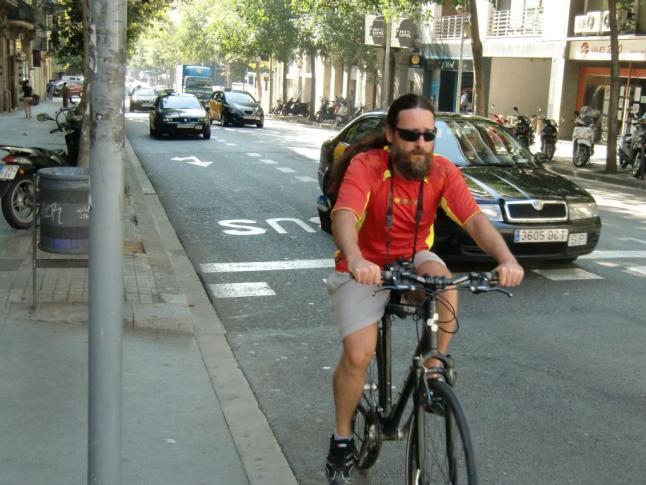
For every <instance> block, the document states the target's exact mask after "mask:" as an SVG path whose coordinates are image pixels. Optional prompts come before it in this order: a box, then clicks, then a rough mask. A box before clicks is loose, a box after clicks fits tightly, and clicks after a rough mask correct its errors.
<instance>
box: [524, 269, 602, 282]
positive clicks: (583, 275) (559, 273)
mask: <svg viewBox="0 0 646 485" xmlns="http://www.w3.org/2000/svg"><path fill="white" fill-rule="evenodd" d="M532 271H533V272H534V273H537V274H539V275H541V276H544V277H545V278H548V279H550V280H552V281H572V280H602V279H603V276H599V275H596V274H594V273H590V272H589V271H586V270H584V269H581V268H554V269H533V270H532Z"/></svg>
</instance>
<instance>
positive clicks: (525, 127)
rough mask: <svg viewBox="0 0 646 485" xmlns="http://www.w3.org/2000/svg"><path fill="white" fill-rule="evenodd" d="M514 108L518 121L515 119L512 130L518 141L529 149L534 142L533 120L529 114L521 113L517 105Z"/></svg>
mask: <svg viewBox="0 0 646 485" xmlns="http://www.w3.org/2000/svg"><path fill="white" fill-rule="evenodd" d="M513 109H514V113H516V121H514V125H513V127H512V132H513V133H514V136H515V137H516V138H517V139H518V141H520V142H521V143H522V144H523V145H525V148H528V149H529V147H530V145H532V144H533V143H534V136H533V134H534V131H533V129H532V122H531V120H530V119H529V117H528V116H525V115H521V114H520V112H519V111H518V108H517V107H516V106H514V108H513Z"/></svg>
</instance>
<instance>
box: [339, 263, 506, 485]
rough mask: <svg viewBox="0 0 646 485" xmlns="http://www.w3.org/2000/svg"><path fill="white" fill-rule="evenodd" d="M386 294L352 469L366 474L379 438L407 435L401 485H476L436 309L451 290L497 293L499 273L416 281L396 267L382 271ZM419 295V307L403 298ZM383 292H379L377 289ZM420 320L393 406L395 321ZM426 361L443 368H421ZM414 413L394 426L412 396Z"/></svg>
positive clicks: (407, 266) (405, 266) (405, 268)
mask: <svg viewBox="0 0 646 485" xmlns="http://www.w3.org/2000/svg"><path fill="white" fill-rule="evenodd" d="M382 279H383V281H384V284H383V286H382V289H383V290H390V291H391V293H390V300H389V302H388V304H387V306H386V311H385V314H384V316H383V317H382V319H381V322H380V325H379V330H378V336H377V348H376V351H375V355H374V356H373V359H372V362H371V364H370V366H369V367H368V370H367V372H366V380H365V383H364V392H363V395H362V397H361V401H360V403H359V406H358V407H357V410H356V411H355V414H354V417H353V423H352V424H353V435H354V440H355V443H356V445H355V447H356V449H355V455H356V466H357V468H358V469H359V470H364V471H365V470H367V469H369V468H370V467H371V466H372V465H374V463H375V462H376V460H377V458H378V456H379V452H380V450H381V445H382V442H383V441H384V440H402V439H404V437H406V482H405V483H406V484H408V485H430V484H433V485H436V484H437V485H439V484H450V485H458V484H468V485H476V484H477V483H478V478H477V470H476V462H475V457H474V452H473V446H472V443H471V436H470V433H469V428H468V426H467V421H466V417H465V415H464V412H463V411H462V407H461V405H460V402H459V401H458V398H457V396H456V394H455V392H454V391H453V385H454V383H455V378H456V371H455V364H454V361H453V359H452V358H451V357H450V356H449V355H443V354H441V353H440V352H439V351H438V331H439V324H438V315H437V312H436V305H437V301H438V299H440V300H441V296H440V294H441V292H443V291H445V290H446V289H448V288H450V287H456V288H465V287H466V288H468V289H469V290H470V291H471V292H472V293H485V292H490V291H500V292H502V293H504V294H506V295H508V296H511V293H509V292H507V291H506V290H503V289H501V288H498V287H496V286H495V285H496V282H497V275H496V274H494V273H487V272H479V273H469V274H467V275H462V276H456V277H453V278H444V277H430V276H421V275H418V274H416V273H415V271H414V269H412V263H411V262H404V263H402V262H399V263H397V264H394V265H390V266H388V267H386V270H385V271H383V272H382ZM416 290H421V291H423V293H424V299H423V301H422V302H421V303H412V302H410V301H407V300H406V299H405V298H404V296H405V295H406V294H407V293H409V292H411V291H413V292H415V291H416ZM378 291H381V290H378ZM394 316H397V317H399V318H402V319H404V318H407V317H411V316H417V317H419V320H421V321H422V322H423V324H424V325H423V329H422V332H421V335H420V333H419V330H418V343H417V348H416V349H415V353H414V355H413V359H412V364H411V366H410V368H409V371H408V374H407V376H406V378H405V380H404V385H403V387H402V388H401V392H400V394H399V396H398V398H397V400H396V401H395V402H393V399H392V386H391V382H392V369H391V364H392V362H391V358H392V353H391V330H392V324H393V317H394ZM430 358H435V359H438V360H439V361H441V362H442V367H431V368H429V367H426V366H425V362H427V361H428V359H430ZM411 396H412V398H413V409H412V411H411V414H410V417H409V418H408V419H407V421H406V423H405V424H404V426H403V427H401V428H400V426H399V423H400V421H401V418H402V416H403V414H404V411H405V409H406V407H407V404H408V401H409V399H410V397H411Z"/></svg>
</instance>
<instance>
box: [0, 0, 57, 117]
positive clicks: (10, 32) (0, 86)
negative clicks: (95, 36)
mask: <svg viewBox="0 0 646 485" xmlns="http://www.w3.org/2000/svg"><path fill="white" fill-rule="evenodd" d="M54 9H55V5H54V2H52V1H47V0H0V111H12V110H14V109H16V108H18V107H19V106H20V97H21V96H22V93H21V90H20V86H21V82H22V81H23V80H25V79H28V80H29V82H30V84H31V86H32V87H33V89H34V93H36V94H38V95H40V96H41V97H44V96H45V95H46V89H47V82H48V80H49V79H52V77H53V76H52V54H53V53H52V48H51V32H52V29H53V17H54V13H55V10H54Z"/></svg>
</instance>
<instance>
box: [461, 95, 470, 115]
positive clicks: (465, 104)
mask: <svg viewBox="0 0 646 485" xmlns="http://www.w3.org/2000/svg"><path fill="white" fill-rule="evenodd" d="M468 111H469V92H468V91H467V90H466V89H465V90H464V91H463V92H462V96H461V97H460V113H466V112H468Z"/></svg>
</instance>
